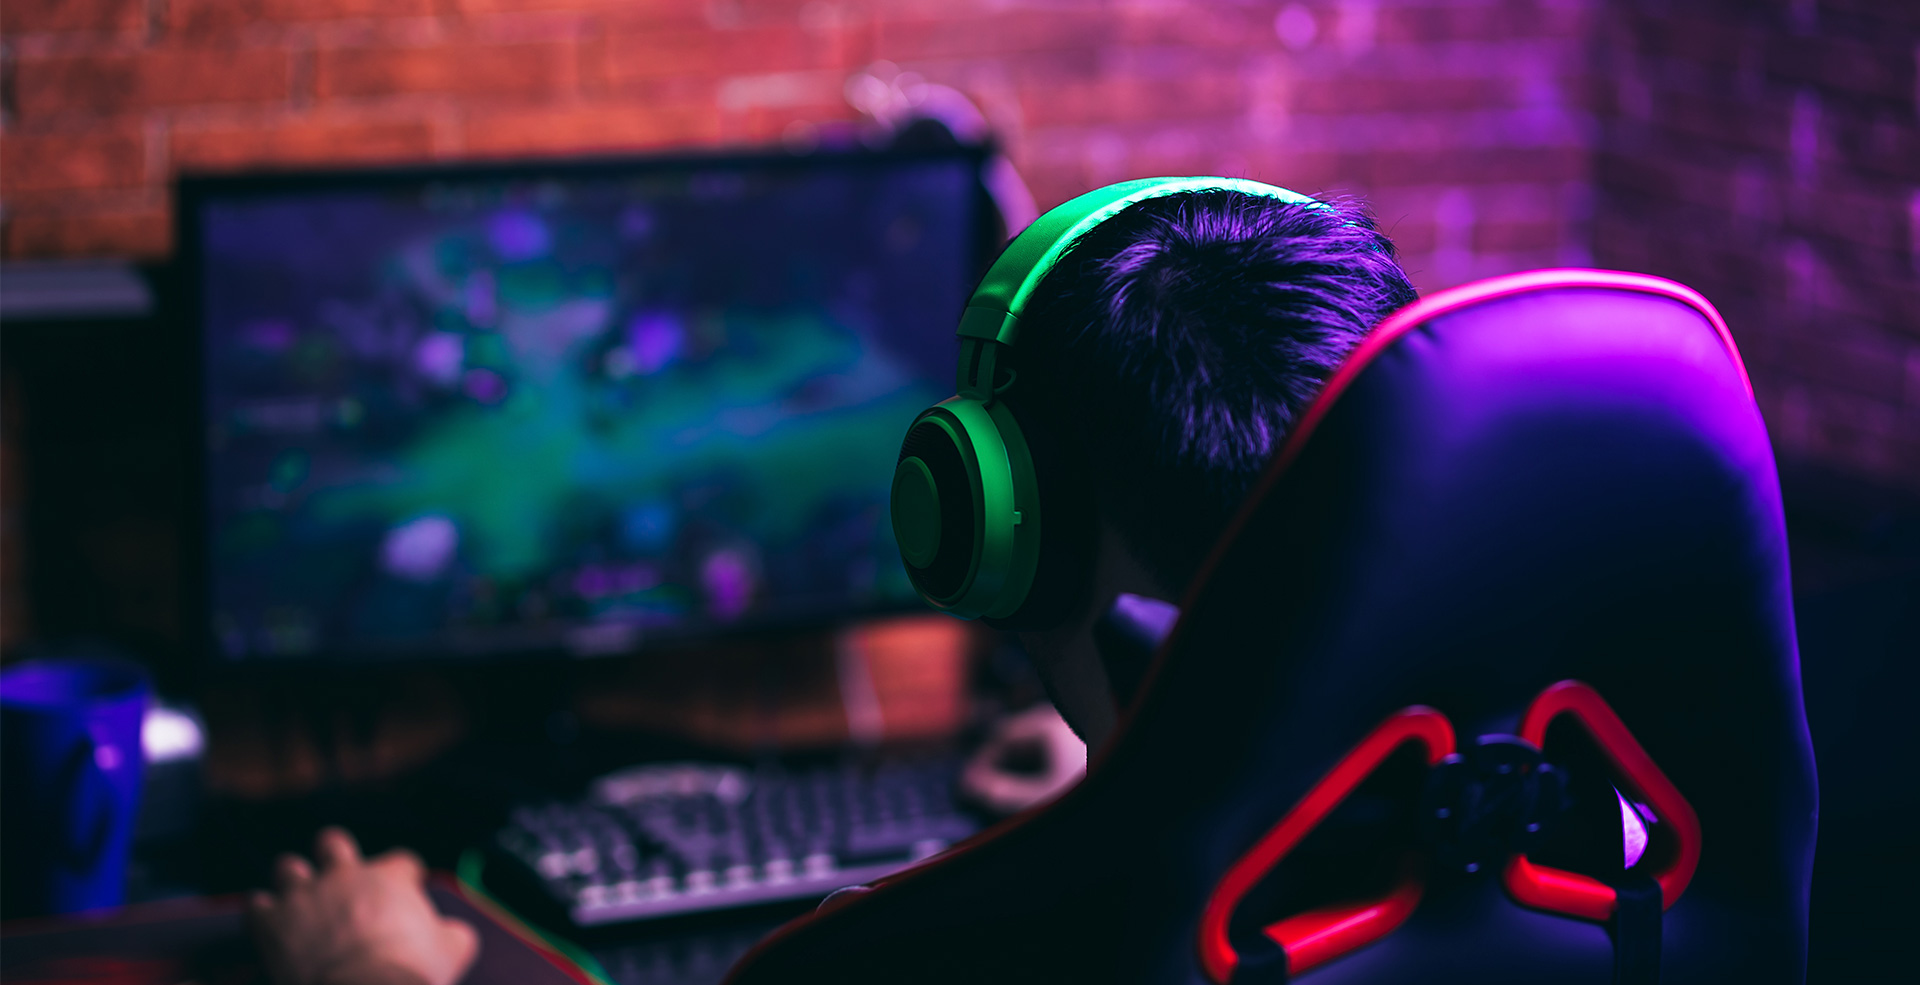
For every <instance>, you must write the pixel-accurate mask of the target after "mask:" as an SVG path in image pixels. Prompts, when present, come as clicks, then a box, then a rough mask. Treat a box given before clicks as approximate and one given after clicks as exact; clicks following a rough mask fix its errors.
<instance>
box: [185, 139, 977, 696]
mask: <svg viewBox="0 0 1920 985" xmlns="http://www.w3.org/2000/svg"><path fill="white" fill-rule="evenodd" d="M977 173H978V163H977V158H976V157H974V156H972V155H970V154H962V153H957V152H956V153H953V154H948V155H937V156H926V155H916V156H887V155H858V156H823V157H819V158H813V159H791V158H784V159H782V158H767V159H760V160H755V159H746V160H732V161H720V160H710V161H691V160H689V161H681V162H666V163H662V162H657V161H656V162H635V163H634V164H633V165H632V166H630V167H622V166H618V165H611V164H607V165H598V166H595V167H592V168H584V169H583V168H575V169H558V170H553V171H549V172H546V173H540V172H537V171H533V170H522V171H512V172H509V171H499V170H491V171H485V170H478V171H469V172H460V171H446V172H440V173H436V174H414V175H385V176H367V177H366V178H365V180H361V181H354V180H346V179H343V178H341V177H340V176H329V177H324V178H323V177H319V176H315V177H313V178H311V179H310V180H306V181H302V180H300V179H298V178H285V177H283V178H280V179H275V180H271V181H262V180H257V179H256V180H240V179H236V180H231V181H227V182H222V181H220V180H217V179H207V180H200V181H195V182H190V183H189V184H188V186H186V187H184V188H183V195H182V209H183V211H189V212H190V213H191V214H190V215H188V216H186V217H185V218H186V221H187V226H186V227H185V229H184V230H183V239H184V242H185V246H186V250H187V252H188V253H189V256H188V257H187V259H188V262H189V264H190V265H191V272H190V279H191V280H192V281H193V287H192V290H193V291H194V295H193V296H194V299H195V300H194V304H193V306H192V307H193V309H194V310H195V312H196V314H195V320H196V321H197V322H198V328H199V332H200V338H201V343H202V345H201V349H200V353H201V356H200V363H201V365H200V371H201V373H202V379H203V387H202V392H203V401H204V420H203V422H202V423H203V425H204V442H205V445H204V448H205V451H204V456H205V457H204V468H203V469H202V473H203V474H202V478H203V480H204V498H203V509H204V514H205V520H206V538H205V541H206V542H205V544H204V545H203V550H204V555H205V558H206V566H205V567H206V579H205V582H206V583H205V585H204V586H203V589H204V596H205V612H204V614H203V616H202V617H203V618H205V619H206V620H207V622H208V626H207V629H208V632H209V633H210V636H211V640H212V643H213V645H214V647H215V648H216V649H217V650H218V651H219V652H221V653H222V654H224V655H225V656H226V657H227V658H230V659H235V660H254V659H300V658H334V659H339V658H345V659H353V658H382V657H406V658H418V657H435V656H478V655H505V654H515V653H531V652H571V653H576V654H597V653H617V652H626V651H630V650H632V649H634V648H635V647H637V646H640V645H642V644H643V643H645V642H646V641H648V640H655V639H660V638H669V637H674V636H686V635H688V634H706V633H721V632H727V631H733V630H738V629H741V628H744V627H764V626H768V625H774V624H787V623H793V622H817V621H821V620H833V619H843V618H847V617H849V616H851V615H855V614H859V613H864V612H873V611H881V610H886V609H889V608H898V607H901V606H903V605H907V604H911V602H912V601H913V598H914V596H913V592H912V589H911V588H910V586H909V585H908V583H907V579H906V576H905V573H904V571H903V570H902V568H901V564H900V560H899V555H898V553H897V550H896V548H895V546H894V543H893V537H892V533H891V531H890V528H889V525H888V520H887V492H888V487H889V483H890V481H891V477H892V470H893V465H894V460H895V457H896V454H897V452H898V447H899V440H900V437H901V435H902V434H903V433H904V431H905V429H906V426H907V424H908V423H909V422H910V421H911V420H912V418H913V416H914V415H915V413H917V412H918V411H919V410H921V409H922V408H924V407H926V406H928V405H930V404H932V403H933V402H935V401H938V400H940V399H942V398H943V397H945V396H947V395H948V394H950V393H951V392H952V386H953V383H952V374H953V359H954V351H955V343H954V339H953V326H954V324H955V321H956V318H957V315H958V312H959V310H960V308H961V307H962V306H963V304H964V303H965V300H966V296H967V292H968V291H969V290H970V289H971V286H972V282H973V280H974V279H975V277H976V276H977V274H978V272H979V270H980V269H981V263H982V260H983V256H982V245H983V244H982V243H981V237H980V235H979V228H980V223H979V219H980V213H979V210H980V209H981V207H982V203H981V200H980V197H979V196H980V193H979V191H978V179H977Z"/></svg>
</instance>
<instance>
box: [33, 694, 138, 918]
mask: <svg viewBox="0 0 1920 985" xmlns="http://www.w3.org/2000/svg"><path fill="white" fill-rule="evenodd" d="M152 691H153V688H152V685H151V684H150V683H149V682H148V679H147V675H146V672H145V671H144V670H142V669H141V668H140V667H139V666H137V665H135V664H131V663H127V662H125V661H121V660H111V659H96V658H85V659H69V660H29V661H26V662H23V663H19V664H15V665H14V666H12V667H8V668H6V669H5V670H4V671H0V830H3V831H4V832H5V838H4V839H3V840H0V880H4V883H5V897H6V909H7V911H8V913H7V915H8V916H10V917H11V916H26V915H33V914H46V913H72V912H75V911H78V910H93V909H99V908H101V907H111V906H118V905H120V904H121V903H122V902H124V901H125V898H126V888H127V887H126V882H127V860H128V856H129V854H130V853H131V850H132V844H133V822H134V815H135V810H136V809H137V807H138V806H139V802H140V773H141V767H142V755H141V745H140V728H141V724H142V722H143V720H144V719H145V717H146V712H147V704H148V702H149V700H150V698H151V695H152Z"/></svg>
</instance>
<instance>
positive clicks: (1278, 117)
mask: <svg viewBox="0 0 1920 985" xmlns="http://www.w3.org/2000/svg"><path fill="white" fill-rule="evenodd" d="M1590 21H1591V17H1590V15H1589V12H1588V5H1587V4H1585V3H1583V2H1581V0H1563V2H1555V0H1546V2H1530V0H1519V2H1502V0H1494V2H1468V3H1462V2H1458V0H1442V2H1416V3H1381V2H1375V0H1324V2H1312V3H1292V4H1275V3H1271V2H1252V3H1236V2H1230V0H1159V2H1152V0H1134V2H1111V0H1109V2H1102V0H1033V2H1018V0H1013V2H1009V0H892V2H888V0H875V2H852V3H835V2H825V0H812V2H799V0H711V2H699V0H620V2H607V0H599V2H597V0H383V2H375V0H11V2H9V3H8V4H7V5H6V9H5V11H4V13H3V14H0V32H4V36H5V46H6V55H5V57H6V60H7V64H6V76H5V78H6V98H5V114H6V115H5V118H4V141H3V143H4V145H5V149H4V159H3V160H0V201H4V206H5V225H6V229H5V232H4V246H5V252H6V255H8V256H16V257H17V256H45V255H72V254H97V253H105V254H130V255H135V256H142V257H155V256H160V255H163V254H165V253H166V251H167V249H168V215H167V183H168V181H169V180H170V179H171V178H172V176H173V175H174V174H175V173H177V172H179V171H182V170H189V169H191V170H222V169H245V168H255V167H263V166H274V167H280V166H297V165H314V164H336V163H337V164H360V163H369V162H393V161H419V160H446V159H460V158H471V157H500V156H523V155H542V154H568V153H576V152H581V151H606V150H648V149H654V148H662V147H679V146H688V145H710V144H739V143H754V142H766V141H772V140H777V139H779V138H780V137H781V136H782V135H783V134H785V133H787V132H788V128H790V127H793V126H796V125H799V126H802V127H804V126H805V125H807V124H810V123H817V122H821V121H829V120H846V119H852V118H854V117H855V116H856V114H855V113H854V111H853V110H852V109H851V107H849V105H848V104H847V102H846V100H845V98H844V97H843V96H842V87H843V84H844V81H845V79H846V78H847V76H848V75H849V74H850V73H852V72H854V71H856V70H858V69H860V68H861V67H863V66H866V65H868V64H870V63H872V62H875V61H877V60H882V59H885V60H890V61H892V62H895V63H897V64H898V65H899V66H900V67H901V68H903V69H905V70H910V71H914V72H917V73H919V74H921V75H922V76H924V77H925V78H927V79H928V80H930V81H933V82H940V83H946V84H949V85H953V86H955V87H957V88H959V89H961V90H962V91H964V92H966V93H967V94H969V95H970V96H972V97H973V98H974V99H975V101H977V102H978V103H979V104H980V105H981V107H982V108H983V109H984V110H985V112H986V113H987V115H988V117H989V118H990V119H991V120H992V121H993V122H994V123H995V125H996V126H997V127H998V129H999V131H1000V132H1001V133H1002V134H1003V135H1004V139H1005V140H1006V142H1007V144H1008V146H1009V149H1010V151H1011V153H1012V156H1013V159H1014V161H1015V163H1016V164H1017V165H1018V166H1019V167H1020V169H1021V170H1022V172H1023V173H1024V174H1025V175H1026V176H1027V178H1028V180H1029V182H1030V183H1031V184H1032V186H1033V189H1034V192H1035V194H1036V196H1037V197H1038V198H1039V200H1040V202H1041V204H1042V205H1048V204H1052V203H1053V202H1057V201H1060V200H1062V199H1065V198H1067V197H1069V196H1070V195H1072V194H1074V193H1076V192H1078V191H1081V190H1084V189H1086V188H1089V187H1092V186H1094V185H1097V184H1101V183H1104V182H1107V181H1109V180H1114V179H1118V178H1121V177H1128V176H1135V175H1139V174H1145V173H1151V172H1163V173H1196V172H1224V173H1231V174H1246V175H1251V176H1254V177H1259V178H1264V179H1268V180H1274V181H1279V182H1283V183H1286V184H1290V185H1293V186H1295V187H1298V188H1301V189H1303V190H1308V191H1320V190H1331V189H1339V190H1343V191H1350V192H1354V193H1358V194H1364V195H1367V196H1369V197H1371V198H1372V199H1373V201H1374V202H1375V204H1376V205H1377V207H1378V208H1379V210H1380V212H1381V214H1382V216H1383V217H1384V218H1385V219H1386V220H1387V222H1388V223H1389V224H1390V225H1391V226H1392V227H1393V231H1394V233H1395V235H1396V236H1397V237H1398V238H1399V239H1400V240H1401V241H1402V243H1403V244H1404V245H1405V246H1406V248H1407V249H1408V250H1409V251H1410V252H1411V253H1412V254H1413V255H1414V257H1415V261H1414V265H1415V266H1416V267H1418V268H1419V270H1420V278H1421V281H1422V283H1423V286H1427V287H1432V286H1438V285H1441V284H1445V283H1450V282H1454V281H1459V280H1463V279H1467V278H1468V277H1471V276H1473V275H1476V274H1481V273H1488V272H1493V271H1499V270H1508V269H1513V268H1515V267H1523V266H1530V265H1539V264H1546V263H1555V262H1565V261H1574V262H1578V261H1583V260H1584V259H1585V258H1586V252H1585V248H1584V244H1585V242H1586V240H1587V236H1586V233H1585V223H1586V216H1587V212H1588V209H1589V207H1590V206H1589V202H1590V194H1589V192H1588V189H1589V183H1588V171H1589V163H1588V155H1587V153H1586V150H1585V144H1586V134H1587V132H1588V130H1589V129H1590V127H1589V125H1588V124H1587V122H1586V121H1587V116H1586V115H1585V114H1584V113H1583V112H1581V111H1580V110H1579V109H1578V104H1579V102H1580V100H1579V99H1578V98H1576V97H1577V96H1578V95H1579V93H1580V92H1581V85H1580V82H1581V71H1582V65H1583V60H1582V58H1581V53H1582V51H1583V45H1584V44H1585V40H1584V39H1585V37H1586V35H1587V33H1588V29H1589V24H1590Z"/></svg>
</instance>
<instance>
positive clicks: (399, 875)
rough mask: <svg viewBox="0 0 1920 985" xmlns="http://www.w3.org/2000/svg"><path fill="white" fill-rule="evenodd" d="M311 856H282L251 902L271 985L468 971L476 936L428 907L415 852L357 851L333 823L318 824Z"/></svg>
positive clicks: (448, 978) (442, 980)
mask: <svg viewBox="0 0 1920 985" xmlns="http://www.w3.org/2000/svg"><path fill="white" fill-rule="evenodd" d="M313 856H314V862H315V864H308V862H307V860H306V859H304V858H301V857H299V856H298V855H282V856H280V858H279V859H277V860H275V862H274V872H273V877H274V884H275V892H274V893H271V894H269V893H255V894H254V895H253V898H252V900H250V901H249V905H248V909H249V911H250V914H249V915H250V916H251V917H252V922H253V928H254V935H255V936H256V937H257V938H258V939H259V941H260V949H261V951H262V952H264V954H265V957H266V961H267V968H268V970H269V972H270V973H271V974H272V976H273V981H274V983H275V985H454V983H455V982H457V981H459V980H460V976H461V975H464V974H466V971H467V966H468V965H471V964H472V963H473V958H474V955H475V954H476V953H477V952H478V951H479V949H480V939H479V937H478V935H476V934H475V933H474V930H473V928H472V927H469V926H467V925H466V924H465V923H463V922H461V921H459V920H454V919H450V918H447V917H442V916H441V915H440V914H439V912H438V911H436V910H435V909H434V908H433V902H432V901H431V900H429V899H428V898H427V893H426V868H425V867H424V866H422V865H421V864H420V858H419V856H417V855H414V854H413V853H412V852H409V851H406V850H405V849H395V850H394V851H390V852H387V853H386V854H384V855H381V856H380V857H378V858H374V859H363V858H361V857H360V846H359V845H358V844H356V843H355V842H354V840H353V836H352V835H350V834H348V833H347V832H345V831H343V830H341V829H340V828H327V829H325V830H323V831H321V832H320V835H319V837H317V838H315V839H314V844H313ZM316 869H317V871H316Z"/></svg>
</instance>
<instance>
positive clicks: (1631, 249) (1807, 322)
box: [1594, 0, 1920, 489]
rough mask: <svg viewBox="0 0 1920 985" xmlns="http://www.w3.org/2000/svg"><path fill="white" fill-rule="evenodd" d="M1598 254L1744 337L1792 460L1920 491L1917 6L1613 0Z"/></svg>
mask: <svg viewBox="0 0 1920 985" xmlns="http://www.w3.org/2000/svg"><path fill="white" fill-rule="evenodd" d="M1599 37H1600V38H1601V40H1602V44H1601V46H1600V48H1599V52H1598V57H1599V59H1600V60H1601V65H1600V74H1601V76H1602V77H1603V78H1604V79H1606V80H1607V81H1606V82H1605V83H1603V84H1601V85H1600V86H1598V87H1597V91H1596V93H1595V95H1596V100H1595V104H1596V110H1597V115H1598V117H1599V119H1600V120H1601V121H1602V126H1601V130H1600V140H1599V144H1598V151H1599V153H1598V155H1597V161H1596V169H1595V176H1596V182H1597V186H1598V209H1597V211H1596V216H1597V221H1596V224H1595V229H1594V253H1595V257H1596V259H1597V260H1598V262H1600V263H1601V264H1603V265H1606V266H1613V267H1622V268H1626V269H1632V270H1645V271H1649V272H1653V273H1659V274H1662V275H1664V276H1668V277H1672V278H1675V279H1677V280H1681V281H1684V282H1686V283H1688V284H1690V285H1692V286H1694V287H1695V288H1698V289H1699V290H1700V291H1702V292H1703V293H1705V294H1706V295H1707V296H1708V297H1710V298H1712V299H1713V300H1714V302H1715V303H1716V304H1717V305H1718V306H1719V307H1720V309H1721V311H1722V313H1724V314H1725V315H1726V316H1727V320H1728V322H1729V323H1730V325H1731V326H1732V328H1733V331H1734V334H1735V336H1736V337H1737V338H1738V340H1739V342H1740V347H1741V351H1742V353H1743V354H1744V355H1745V356H1746V360H1747V365H1748V368H1749V370H1750V371H1751V372H1752V375H1753V382H1754V390H1755V393H1756V394H1757V395H1758V397H1759V399H1760V404H1761V408H1762V410H1763V411H1764V412H1765V414H1766V417H1767V422H1768V424H1769V425H1770V427H1771V429H1772V432H1773V436H1774V441H1775V443H1776V444H1777V445H1778V446H1779V447H1780V449H1781V450H1782V452H1783V453H1784V454H1785V455H1788V456H1792V457H1796V458H1800V459H1805V460H1810V461H1813V462H1818V463H1824V464H1827V465H1830V466H1837V467H1839V468H1841V469H1844V470H1846V471H1851V472H1855V473H1866V474H1871V475H1875V476H1879V477H1882V478H1884V479H1888V480H1892V481H1893V482H1895V483H1898V484H1900V485H1904V486H1906V487H1908V488H1911V489H1920V77H1917V76H1916V59H1917V58H1920V4H1916V3H1913V2H1893V0H1818V2H1814V0H1789V2H1777V3H1767V4H1754V3H1741V2H1737V0H1695V2H1688V3H1672V2H1657V0H1615V2H1614V3H1612V4H1611V5H1610V6H1609V8H1608V9H1607V12H1606V16H1605V18H1604V19H1603V22H1602V24H1601V25H1600V28H1599Z"/></svg>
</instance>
